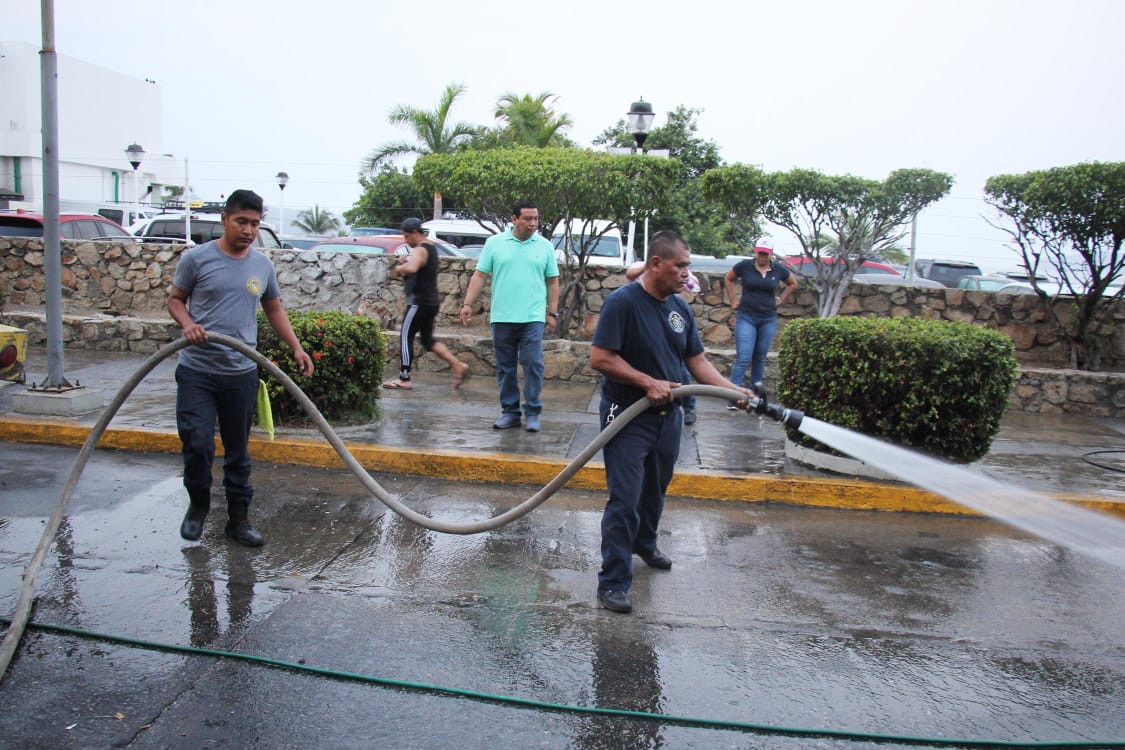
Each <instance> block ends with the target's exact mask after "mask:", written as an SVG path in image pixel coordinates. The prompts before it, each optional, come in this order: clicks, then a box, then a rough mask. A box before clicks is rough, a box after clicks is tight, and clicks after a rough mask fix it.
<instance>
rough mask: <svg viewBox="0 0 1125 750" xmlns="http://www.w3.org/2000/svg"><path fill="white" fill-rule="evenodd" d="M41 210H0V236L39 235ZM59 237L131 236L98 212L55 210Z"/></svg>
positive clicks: (108, 237)
mask: <svg viewBox="0 0 1125 750" xmlns="http://www.w3.org/2000/svg"><path fill="white" fill-rule="evenodd" d="M42 236H43V214H41V213H39V212H38V211H24V210H23V209H22V208H21V209H17V210H15V211H0V237H42ZM59 237H61V238H62V239H64V240H126V239H129V240H131V239H134V238H133V235H132V234H130V233H129V230H127V229H125V228H124V227H122V226H121V225H120V224H118V223H116V222H114V221H111V220H109V219H107V218H106V217H104V216H99V215H98V214H69V213H68V214H59Z"/></svg>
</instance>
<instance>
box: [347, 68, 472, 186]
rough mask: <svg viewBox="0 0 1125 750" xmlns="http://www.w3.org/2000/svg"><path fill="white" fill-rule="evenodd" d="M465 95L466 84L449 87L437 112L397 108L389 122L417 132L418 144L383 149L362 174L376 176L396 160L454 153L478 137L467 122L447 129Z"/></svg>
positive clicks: (366, 163) (372, 156)
mask: <svg viewBox="0 0 1125 750" xmlns="http://www.w3.org/2000/svg"><path fill="white" fill-rule="evenodd" d="M465 91H466V88H465V86H464V84H460V83H451V84H449V85H448V86H446V87H445V91H444V92H443V93H442V95H441V98H440V99H439V100H438V104H437V109H435V110H433V111H427V110H424V109H415V108H414V107H410V106H407V105H405V104H397V105H395V106H394V108H392V109H391V111H390V114H388V115H387V121H388V122H390V123H391V124H392V125H405V126H407V127H409V128H410V129H411V130H413V131H414V136H415V138H417V139H418V142H417V143H409V142H407V141H397V142H393V143H386V144H384V145H382V146H380V147H379V148H377V149H375V150H374V151H372V152H371V154H370V155H369V156H368V157H367V158H366V159H364V160H363V164H362V167H363V170H364V171H365V172H367V173H368V174H372V175H373V174H375V173H376V172H377V171H378V168H379V167H380V165H382V164H383V163H384V162H385V161H387V160H388V159H390V158H392V157H395V156H403V155H405V154H418V155H422V156H424V155H426V154H444V153H448V152H450V151H453V150H455V149H456V148H457V146H458V145H459V144H460V143H461V142H462V141H465V140H468V139H470V138H472V137H473V136H474V135H476V134H477V132H479V130H480V128H478V127H476V126H474V125H470V124H468V123H465V122H459V123H457V124H456V125H454V126H453V127H451V128H450V127H447V121H448V119H449V110H450V109H451V108H452V107H453V103H454V102H455V101H456V100H457V97H459V96H461V94H463V93H465Z"/></svg>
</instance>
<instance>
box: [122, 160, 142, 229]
mask: <svg viewBox="0 0 1125 750" xmlns="http://www.w3.org/2000/svg"><path fill="white" fill-rule="evenodd" d="M125 156H126V157H128V159H129V164H131V165H132V167H133V218H134V220H135V219H137V218H138V215H139V214H140V212H141V184H140V182H138V180H139V179H140V178H139V177H138V176H137V169H139V168H140V166H141V160H142V159H144V158H145V150H144V149H143V148H141V147H140V146H139V145H137V144H136V143H130V144H129V145H128V146H127V147H126V148H125ZM129 224H132V222H126V226H128V225H129Z"/></svg>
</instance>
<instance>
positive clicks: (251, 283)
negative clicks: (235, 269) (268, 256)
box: [246, 276, 262, 297]
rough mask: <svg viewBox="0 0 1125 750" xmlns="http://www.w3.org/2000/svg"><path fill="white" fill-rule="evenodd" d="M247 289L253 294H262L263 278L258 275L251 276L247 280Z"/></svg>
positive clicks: (256, 295)
mask: <svg viewBox="0 0 1125 750" xmlns="http://www.w3.org/2000/svg"><path fill="white" fill-rule="evenodd" d="M246 291H248V292H250V293H251V294H253V295H254V296H255V297H261V296H262V280H261V279H259V278H258V277H257V276H251V277H250V278H248V279H247V280H246Z"/></svg>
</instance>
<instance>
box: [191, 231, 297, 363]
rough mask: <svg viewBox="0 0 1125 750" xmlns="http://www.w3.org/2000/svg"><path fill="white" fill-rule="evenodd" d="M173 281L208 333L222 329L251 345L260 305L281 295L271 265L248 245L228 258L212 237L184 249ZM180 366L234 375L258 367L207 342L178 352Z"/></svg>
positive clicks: (255, 342) (237, 354)
mask: <svg viewBox="0 0 1125 750" xmlns="http://www.w3.org/2000/svg"><path fill="white" fill-rule="evenodd" d="M172 284H173V285H174V286H175V287H176V288H177V289H180V290H182V291H184V292H186V293H187V295H188V312H189V313H190V314H191V319H192V320H194V321H195V322H196V323H198V324H199V325H201V326H203V328H204V329H205V330H206V331H207V332H208V333H223V334H226V335H227V336H230V337H231V338H235V339H238V340H239V341H241V342H243V343H244V344H247V345H249V346H255V347H256V346H257V345H258V320H257V314H258V306H259V305H260V304H261V302H262V300H270V299H274V298H275V297H277V296H279V295H280V294H281V288H280V287H279V286H278V284H277V274H276V272H275V271H274V268H273V263H271V262H270V259H269V258H267V257H266V256H265V255H264V254H263V253H262V252H261V251H259V250H256V249H254V248H253V247H251V248H250V252H249V253H247V255H246V256H245V257H243V258H232V257H230V256H229V255H227V254H225V253H224V252H223V251H222V250H220V249H219V244H218V242H216V241H215V240H212V241H211V242H206V243H204V244H202V245H197V246H196V247H193V248H192V249H190V250H187V251H185V252H184V253H183V254H182V255H181V256H180V262H179V263H178V264H177V265H176V273H175V275H174V276H173V277H172ZM180 364H181V365H184V366H185V367H190V368H191V369H193V370H200V371H202V372H217V373H222V374H224V375H235V374H239V373H244V372H246V371H247V370H253V369H254V368H255V367H257V365H256V364H254V360H252V359H250V358H249V357H247V356H246V355H244V354H242V353H241V352H237V351H235V350H234V349H231V348H229V347H226V346H220V345H218V344H213V343H207V344H204V345H202V346H195V345H192V346H188V347H185V348H183V349H181V350H180Z"/></svg>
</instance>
